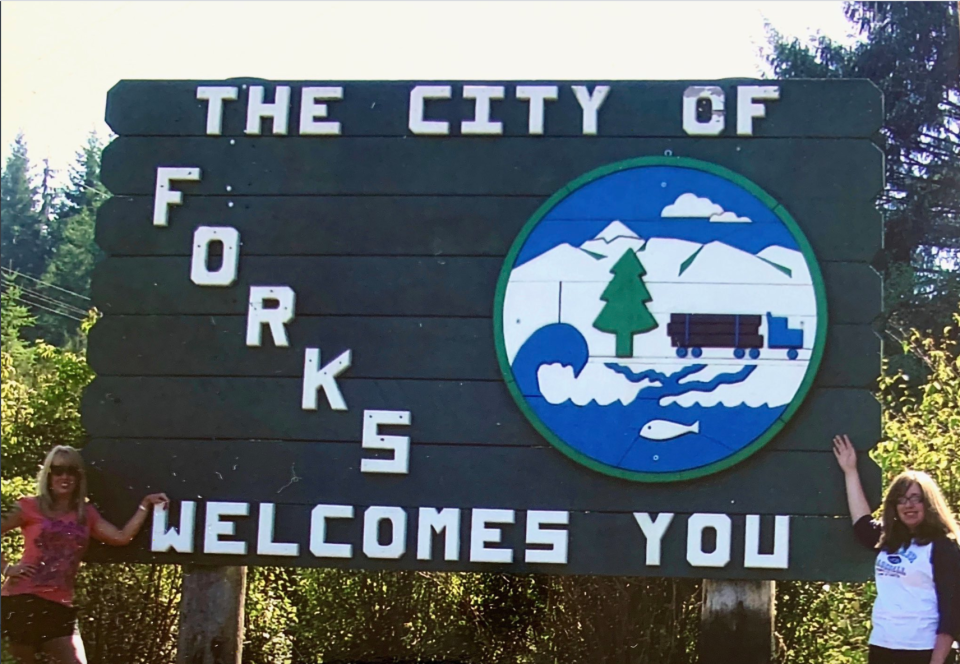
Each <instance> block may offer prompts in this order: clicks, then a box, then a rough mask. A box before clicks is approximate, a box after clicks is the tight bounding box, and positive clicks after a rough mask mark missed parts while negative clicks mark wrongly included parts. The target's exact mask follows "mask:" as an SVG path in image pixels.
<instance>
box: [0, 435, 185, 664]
mask: <svg viewBox="0 0 960 664" xmlns="http://www.w3.org/2000/svg"><path fill="white" fill-rule="evenodd" d="M37 494H38V495H36V496H33V497H29V498H21V499H20V500H19V501H17V504H16V506H15V507H14V508H13V510H12V511H11V512H10V513H9V514H4V515H3V517H2V524H0V531H2V533H3V534H6V533H7V532H10V531H11V530H14V529H16V528H20V529H21V530H22V531H23V540H24V547H23V556H22V557H21V558H20V561H19V562H17V563H15V564H8V563H7V561H6V560H2V559H0V569H2V571H3V576H4V578H5V580H4V583H3V589H2V595H3V608H2V623H0V629H2V632H3V636H4V637H6V638H7V639H8V641H9V645H10V652H11V654H13V656H14V657H15V658H16V659H17V661H18V662H23V663H31V664H32V663H33V662H35V661H36V656H37V653H38V652H42V653H44V654H45V655H46V656H47V657H48V658H50V659H52V660H53V661H55V662H58V663H63V664H67V663H69V664H78V663H79V664H86V661H87V659H86V654H85V653H84V650H83V641H82V640H81V639H80V633H79V631H78V629H77V612H76V609H74V608H73V585H74V581H75V579H76V576H77V570H78V569H79V568H80V559H81V558H82V557H83V554H84V551H86V548H87V543H88V542H89V540H90V538H91V537H94V538H96V539H98V540H100V541H101V542H104V543H106V544H111V545H114V546H123V545H125V544H129V543H130V541H131V540H132V539H133V538H134V537H135V536H136V534H137V533H138V532H140V529H141V528H142V527H143V524H144V522H145V521H146V519H147V512H148V510H149V509H150V508H151V507H152V506H154V505H160V506H161V509H166V506H167V503H168V500H167V496H166V495H165V494H162V493H154V494H150V495H149V496H146V497H145V498H144V499H143V500H142V501H140V507H139V508H138V509H137V511H136V512H134V514H133V516H132V517H130V520H129V521H128V522H127V524H126V525H125V526H124V527H123V528H122V529H120V528H117V527H116V526H113V525H111V524H110V523H108V522H107V521H106V520H104V519H103V518H101V517H100V515H99V513H98V512H97V510H96V508H94V507H93V505H91V504H89V503H88V502H87V480H86V476H85V474H84V470H83V459H82V458H81V457H80V453H79V452H78V451H77V450H75V449H74V448H72V447H67V446H63V445H58V446H57V447H54V448H53V449H52V450H51V451H50V453H49V454H47V458H46V459H45V460H44V462H43V466H42V467H41V469H40V474H39V475H38V477H37Z"/></svg>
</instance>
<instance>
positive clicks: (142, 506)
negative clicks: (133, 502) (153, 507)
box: [137, 503, 147, 512]
mask: <svg viewBox="0 0 960 664" xmlns="http://www.w3.org/2000/svg"><path fill="white" fill-rule="evenodd" d="M137 509H138V510H143V511H144V512H146V511H147V506H146V505H144V504H143V503H140V507H138V508H137Z"/></svg>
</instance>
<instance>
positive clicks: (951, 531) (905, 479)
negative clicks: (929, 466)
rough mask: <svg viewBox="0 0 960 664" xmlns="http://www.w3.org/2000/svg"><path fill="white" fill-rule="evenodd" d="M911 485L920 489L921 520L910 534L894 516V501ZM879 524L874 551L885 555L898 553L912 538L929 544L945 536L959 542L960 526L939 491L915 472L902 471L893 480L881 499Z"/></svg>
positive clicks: (922, 475) (928, 478)
mask: <svg viewBox="0 0 960 664" xmlns="http://www.w3.org/2000/svg"><path fill="white" fill-rule="evenodd" d="M913 484H916V485H917V486H919V487H920V492H921V493H922V494H923V506H924V510H923V521H922V522H921V523H920V525H919V526H918V527H917V530H916V533H911V532H910V530H909V529H908V528H907V527H906V526H905V525H903V523H902V522H901V521H900V519H899V517H898V516H897V501H898V500H900V498H901V497H902V496H905V495H907V491H908V490H909V489H910V486H911V485H913ZM882 521H883V534H882V535H881V537H880V544H879V545H878V548H880V549H883V550H884V551H886V552H888V553H895V552H897V551H899V550H900V548H901V547H903V546H904V545H906V544H909V543H910V541H911V540H912V539H916V540H917V543H919V544H929V543H930V542H932V541H933V540H935V539H936V538H938V537H942V536H944V535H946V536H948V537H953V539H954V540H957V541H960V526H958V525H957V520H956V519H955V518H954V517H953V514H951V513H950V508H949V507H948V506H947V501H946V499H945V498H944V497H943V492H941V491H940V487H938V486H937V483H936V482H934V481H933V478H932V477H930V476H929V475H927V474H926V473H924V472H921V471H919V470H906V471H904V472H902V473H900V474H899V475H897V477H896V478H894V480H893V483H892V484H890V488H889V489H887V495H886V497H885V498H884V499H883V517H882Z"/></svg>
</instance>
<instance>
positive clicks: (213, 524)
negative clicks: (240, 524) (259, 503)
mask: <svg viewBox="0 0 960 664" xmlns="http://www.w3.org/2000/svg"><path fill="white" fill-rule="evenodd" d="M249 512H250V503H213V502H211V503H207V519H206V524H205V527H204V535H203V552H204V553H224V554H232V555H236V556H242V555H243V554H245V553H246V552H247V543H246V542H224V541H223V540H221V539H220V536H221V535H233V534H234V532H235V526H236V524H234V523H233V522H232V521H221V520H220V517H222V516H247V514H248V513H249Z"/></svg>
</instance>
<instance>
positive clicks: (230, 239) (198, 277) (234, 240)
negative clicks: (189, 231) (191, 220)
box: [190, 226, 240, 286]
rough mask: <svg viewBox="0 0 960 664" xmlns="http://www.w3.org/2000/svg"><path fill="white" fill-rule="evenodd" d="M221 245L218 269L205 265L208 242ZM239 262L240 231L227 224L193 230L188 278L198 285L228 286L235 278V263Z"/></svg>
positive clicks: (207, 258)
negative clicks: (221, 251) (221, 258)
mask: <svg viewBox="0 0 960 664" xmlns="http://www.w3.org/2000/svg"><path fill="white" fill-rule="evenodd" d="M213 242H219V243H220V244H222V245H223V263H221V264H220V269H218V270H215V271H211V270H210V269H209V268H208V267H207V261H208V260H209V258H210V244H211V243H213ZM239 262H240V231H238V230H237V229H236V228H230V227H229V226H200V227H198V228H197V230H195V231H194V232H193V260H192V261H191V263H190V280H191V281H192V282H193V283H195V284H197V285H198V286H229V285H230V284H232V283H233V282H234V281H236V280H237V265H238V264H239Z"/></svg>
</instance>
